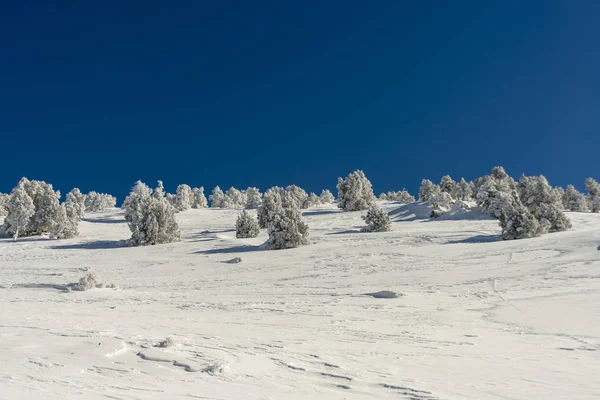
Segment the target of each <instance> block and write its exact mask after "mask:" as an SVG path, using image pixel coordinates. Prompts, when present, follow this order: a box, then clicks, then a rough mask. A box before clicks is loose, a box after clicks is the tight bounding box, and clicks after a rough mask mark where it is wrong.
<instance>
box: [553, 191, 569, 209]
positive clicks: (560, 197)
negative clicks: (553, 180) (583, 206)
mask: <svg viewBox="0 0 600 400" xmlns="http://www.w3.org/2000/svg"><path fill="white" fill-rule="evenodd" d="M552 191H553V192H554V196H555V197H556V198H557V200H558V202H559V203H560V209H561V210H566V209H567V203H566V201H565V189H563V188H561V187H560V186H556V187H555V188H554V189H552Z"/></svg>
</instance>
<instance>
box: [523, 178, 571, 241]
mask: <svg viewBox="0 0 600 400" xmlns="http://www.w3.org/2000/svg"><path fill="white" fill-rule="evenodd" d="M518 190H519V199H520V200H521V203H523V205H524V206H525V207H527V209H528V210H529V212H530V213H531V215H533V216H534V217H535V218H536V219H537V220H538V222H539V223H540V225H541V226H542V227H543V228H544V229H543V232H542V233H545V232H547V231H549V232H558V231H564V230H567V229H569V228H571V222H570V221H569V219H568V218H567V216H566V215H565V214H564V213H563V212H562V211H561V209H562V199H561V198H560V197H558V195H557V193H556V191H554V190H553V189H552V187H551V186H550V185H549V184H548V181H547V180H546V178H545V177H544V176H543V175H540V176H525V175H523V176H521V179H520V180H519V184H518ZM546 228H547V229H546Z"/></svg>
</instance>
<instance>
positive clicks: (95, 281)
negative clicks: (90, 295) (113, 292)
mask: <svg viewBox="0 0 600 400" xmlns="http://www.w3.org/2000/svg"><path fill="white" fill-rule="evenodd" d="M114 287H115V285H113V284H110V285H106V284H104V283H102V281H101V280H100V278H99V277H98V275H96V273H94V272H90V273H88V274H86V275H85V276H82V277H81V278H80V279H79V282H77V283H75V284H73V285H71V286H70V287H69V289H70V290H72V291H76V292H85V291H87V290H91V289H96V288H98V289H102V288H114Z"/></svg>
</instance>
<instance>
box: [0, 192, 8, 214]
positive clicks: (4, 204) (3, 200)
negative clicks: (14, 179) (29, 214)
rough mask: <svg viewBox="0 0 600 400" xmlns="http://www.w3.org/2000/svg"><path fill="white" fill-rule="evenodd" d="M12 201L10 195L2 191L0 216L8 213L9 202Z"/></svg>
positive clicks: (0, 195)
mask: <svg viewBox="0 0 600 400" xmlns="http://www.w3.org/2000/svg"><path fill="white" fill-rule="evenodd" d="M9 201H10V195H9V194H6V193H0V217H4V216H5V215H7V214H8V202H9Z"/></svg>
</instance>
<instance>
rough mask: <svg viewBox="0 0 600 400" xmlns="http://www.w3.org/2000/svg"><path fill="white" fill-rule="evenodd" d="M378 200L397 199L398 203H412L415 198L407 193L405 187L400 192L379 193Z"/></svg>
mask: <svg viewBox="0 0 600 400" xmlns="http://www.w3.org/2000/svg"><path fill="white" fill-rule="evenodd" d="M379 199H380V200H388V201H398V202H400V203H412V202H414V201H415V198H414V197H413V196H411V195H410V193H408V191H406V190H405V189H402V191H400V192H387V193H381V194H380V195H379Z"/></svg>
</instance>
